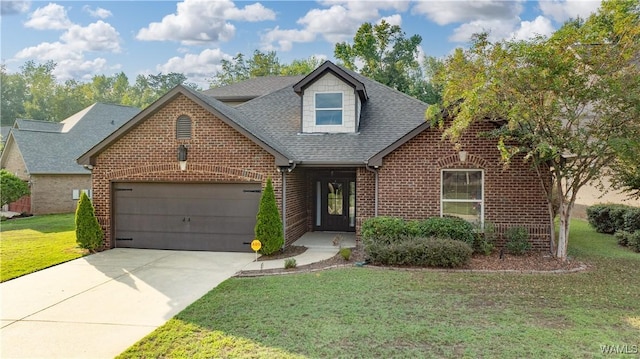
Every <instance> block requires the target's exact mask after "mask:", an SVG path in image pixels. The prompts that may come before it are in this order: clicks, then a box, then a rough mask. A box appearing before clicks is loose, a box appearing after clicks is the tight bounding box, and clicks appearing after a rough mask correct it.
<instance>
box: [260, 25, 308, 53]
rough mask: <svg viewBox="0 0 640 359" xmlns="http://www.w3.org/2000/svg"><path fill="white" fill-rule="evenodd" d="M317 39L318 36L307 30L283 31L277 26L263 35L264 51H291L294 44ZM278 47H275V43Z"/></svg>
mask: <svg viewBox="0 0 640 359" xmlns="http://www.w3.org/2000/svg"><path fill="white" fill-rule="evenodd" d="M315 39H316V34H315V33H313V32H310V31H307V30H281V29H280V27H278V26H276V27H275V28H274V29H271V30H268V31H267V32H266V33H265V34H264V35H262V41H263V43H264V44H265V45H264V46H263V48H262V49H263V50H266V51H272V50H279V51H290V50H291V48H292V47H293V43H294V42H312V41H314V40H315ZM274 42H275V43H277V44H278V46H274V45H273V43H274Z"/></svg>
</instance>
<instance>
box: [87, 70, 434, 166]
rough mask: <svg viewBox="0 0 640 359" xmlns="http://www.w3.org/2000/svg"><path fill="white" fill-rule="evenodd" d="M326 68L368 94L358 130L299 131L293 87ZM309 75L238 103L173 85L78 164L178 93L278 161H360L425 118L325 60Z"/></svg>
mask: <svg viewBox="0 0 640 359" xmlns="http://www.w3.org/2000/svg"><path fill="white" fill-rule="evenodd" d="M327 71H331V72H332V73H333V74H335V75H336V76H338V77H339V78H341V79H343V80H344V81H348V82H349V83H350V84H352V85H353V86H354V88H355V89H356V91H360V92H361V94H362V95H361V96H366V98H367V99H368V100H367V101H366V102H363V103H362V107H361V118H360V126H359V132H357V133H300V126H301V120H302V119H301V114H302V109H301V106H302V103H301V102H302V101H301V98H300V96H299V95H298V93H297V92H296V89H298V90H302V89H303V88H305V87H306V86H307V85H309V84H311V83H312V82H313V81H315V80H316V79H317V78H318V76H322V75H323V74H325V73H327ZM312 74H313V75H314V76H311V75H312ZM312 74H310V75H309V76H307V77H305V78H303V79H302V80H300V81H298V82H297V83H295V84H290V85H288V86H285V87H283V88H281V89H279V90H276V91H273V92H270V93H267V94H264V95H262V96H259V97H256V98H253V99H251V100H250V101H247V102H245V103H242V104H240V105H238V106H237V107H231V106H229V105H227V104H225V103H223V102H221V101H219V100H217V99H215V98H212V97H210V96H208V95H207V93H210V92H207V91H204V92H202V93H200V92H197V91H194V90H192V89H190V88H187V87H184V86H181V85H179V86H176V87H175V88H174V89H172V90H171V91H169V92H168V93H167V94H165V95H164V96H163V97H161V98H160V99H158V100H157V101H156V102H154V103H153V104H152V105H150V106H149V107H147V108H146V109H144V110H143V111H142V112H140V113H139V114H138V115H136V116H135V117H134V118H132V119H131V120H130V121H128V122H127V123H126V124H124V125H123V126H122V127H120V128H119V129H118V130H117V131H115V132H114V133H112V134H111V135H109V136H108V137H106V138H105V139H104V140H103V141H101V142H100V143H98V144H96V146H94V147H93V148H91V149H90V150H88V151H87V152H86V153H84V154H83V155H82V156H80V157H79V158H78V163H81V164H85V165H89V164H91V165H93V164H95V158H96V157H97V156H98V155H99V154H100V153H101V152H102V151H104V150H105V149H106V148H108V147H109V146H110V145H111V144H112V143H115V142H116V141H118V140H119V139H120V138H121V137H123V136H124V135H125V134H126V133H128V132H129V131H130V130H132V129H133V128H135V127H136V126H137V125H138V124H139V123H141V122H142V121H145V120H146V119H147V118H149V117H150V116H151V115H153V114H154V113H155V112H157V111H158V110H160V109H161V108H162V107H163V106H164V104H165V103H168V102H169V101H171V100H172V99H173V98H175V97H176V96H178V95H184V96H186V97H188V98H189V99H191V100H192V101H194V102H196V103H197V104H199V105H200V106H202V107H203V108H204V109H205V110H207V111H209V112H210V113H212V114H214V115H215V116H216V117H218V118H219V119H221V120H222V121H223V122H225V123H226V124H228V125H229V126H231V127H233V128H234V129H236V130H237V131H239V132H240V133H242V134H243V135H244V136H246V137H248V138H249V139H251V140H252V141H253V142H255V143H256V144H258V145H259V146H261V147H262V148H263V149H265V150H266V151H267V152H269V153H271V154H272V155H274V156H275V158H276V165H277V166H287V165H289V164H291V163H296V164H298V165H302V166H305V165H308V166H351V167H353V166H364V165H365V164H368V163H369V160H370V159H371V158H372V157H374V156H376V155H377V154H378V153H380V152H381V151H384V150H385V149H387V148H389V147H390V146H392V145H393V144H394V143H396V142H397V141H398V140H400V139H402V138H404V137H405V136H406V135H407V134H409V133H412V131H414V130H416V128H418V127H420V126H424V124H425V122H426V121H425V118H424V113H425V110H426V109H427V107H428V105H427V104H426V103H424V102H422V101H420V100H417V99H415V98H413V97H410V96H408V95H406V94H404V93H401V92H399V91H397V90H395V89H392V88H390V87H388V86H385V85H383V84H380V83H378V82H376V81H373V80H371V79H369V78H367V77H364V76H362V75H360V74H358V73H356V72H353V71H351V70H348V69H345V68H342V67H339V66H337V65H334V64H333V63H331V62H325V63H324V64H323V65H321V66H320V67H319V68H318V69H316V70H315V71H314V72H313V73H312ZM248 81H250V82H253V81H251V80H248ZM287 81H289V80H287ZM285 82H286V81H285ZM231 86H234V85H231ZM358 89H361V90H358Z"/></svg>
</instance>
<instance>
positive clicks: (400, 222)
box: [361, 217, 476, 246]
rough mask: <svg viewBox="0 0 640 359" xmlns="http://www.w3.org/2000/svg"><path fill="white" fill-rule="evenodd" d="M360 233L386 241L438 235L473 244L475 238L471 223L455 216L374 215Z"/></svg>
mask: <svg viewBox="0 0 640 359" xmlns="http://www.w3.org/2000/svg"><path fill="white" fill-rule="evenodd" d="M361 235H362V238H363V239H370V238H377V239H381V238H384V239H385V240H386V241H387V242H388V243H393V242H395V241H398V240H399V239H403V238H406V237H423V238H427V237H438V238H448V239H454V240H458V241H462V242H465V243H467V244H468V245H470V246H473V243H474V242H475V240H476V235H475V233H474V227H473V225H472V224H471V223H469V222H467V221H465V220H464V219H462V218H457V217H431V218H427V219H425V220H413V221H405V220H404V219H402V218H397V217H375V218H370V219H368V220H366V221H365V222H364V223H363V224H362V229H361Z"/></svg>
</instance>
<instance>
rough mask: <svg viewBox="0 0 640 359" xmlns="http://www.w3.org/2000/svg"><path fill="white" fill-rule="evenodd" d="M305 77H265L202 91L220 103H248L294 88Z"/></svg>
mask: <svg viewBox="0 0 640 359" xmlns="http://www.w3.org/2000/svg"><path fill="white" fill-rule="evenodd" d="M303 77H304V76H264V77H255V78H252V79H248V80H246V81H241V82H238V83H235V84H231V85H227V86H221V87H216V88H212V89H209V90H205V91H202V93H203V94H205V95H207V96H211V97H213V98H215V99H218V100H220V101H248V100H251V99H254V98H256V97H260V96H262V95H266V94H268V93H271V92H274V91H277V90H279V89H281V88H283V87H287V86H292V85H293V84H295V83H296V82H298V81H300V80H302V78H303Z"/></svg>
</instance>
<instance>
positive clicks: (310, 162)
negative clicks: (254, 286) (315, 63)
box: [78, 62, 550, 251]
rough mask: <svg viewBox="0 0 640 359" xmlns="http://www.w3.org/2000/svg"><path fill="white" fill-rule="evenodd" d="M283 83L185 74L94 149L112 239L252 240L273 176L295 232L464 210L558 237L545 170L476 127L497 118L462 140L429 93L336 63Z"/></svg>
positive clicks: (245, 247)
mask: <svg viewBox="0 0 640 359" xmlns="http://www.w3.org/2000/svg"><path fill="white" fill-rule="evenodd" d="M249 81H253V83H254V84H256V83H259V82H260V80H259V79H253V80H249ZM268 81H272V80H268ZM280 84H281V83H278V84H277V86H276V85H274V87H273V88H272V89H271V91H266V93H263V94H261V95H257V96H253V95H252V96H250V97H251V98H250V99H247V100H246V102H244V103H237V102H240V101H236V103H234V105H235V106H234V107H231V106H229V105H227V104H225V103H223V102H221V101H219V100H217V99H215V98H213V97H211V96H208V95H207V93H210V94H211V93H212V92H215V93H214V96H216V97H217V98H222V99H224V96H225V93H224V88H220V89H216V90H210V91H209V92H205V93H199V92H196V91H193V90H191V89H188V88H186V87H183V86H178V87H176V88H174V89H173V90H171V91H169V92H168V93H167V94H166V95H164V96H163V97H162V98H160V99H159V100H158V101H157V102H155V103H154V104H152V105H151V106H149V107H148V108H146V109H144V110H143V111H142V112H140V113H139V114H138V115H136V116H135V117H134V118H132V119H131V120H130V121H129V122H127V123H126V124H124V125H123V126H122V127H121V128H120V129H118V130H117V131H115V132H114V133H113V134H111V135H110V136H108V137H107V138H105V139H104V140H103V141H102V142H100V143H99V144H97V145H96V146H95V147H94V148H92V149H91V150H89V151H88V152H86V153H85V154H83V155H82V156H81V157H80V158H79V159H78V162H79V163H80V164H83V165H90V166H93V203H94V205H95V208H96V213H97V216H98V219H99V221H100V223H101V224H102V226H103V228H104V229H105V235H106V238H105V241H106V243H105V245H106V247H107V248H113V247H134V248H162V249H186V250H224V251H249V250H250V249H249V244H248V243H249V242H250V241H251V240H252V239H253V236H254V234H253V228H254V225H255V223H256V218H255V217H256V213H257V211H258V203H259V200H260V191H261V189H262V188H263V187H264V185H265V182H266V180H267V178H269V177H271V178H272V179H273V182H274V187H275V190H276V198H277V201H278V205H279V209H280V212H281V215H282V217H283V219H284V221H283V222H284V229H285V238H286V243H287V244H290V243H292V242H293V241H295V240H296V239H297V238H299V237H300V236H302V235H303V234H304V233H305V232H308V231H355V232H356V233H357V234H359V232H360V228H361V226H362V223H363V221H365V220H366V219H367V218H371V217H374V216H400V217H404V218H406V219H420V218H427V217H430V216H441V215H455V216H460V217H463V218H465V219H467V220H470V221H474V222H482V223H484V222H487V221H490V222H492V223H494V224H495V225H496V226H497V227H498V229H499V231H504V229H506V228H508V227H510V226H516V225H520V226H524V227H526V228H527V229H529V231H530V233H531V234H532V239H531V240H532V242H533V244H534V246H535V247H536V248H538V249H548V248H549V228H550V227H549V215H548V212H547V202H546V199H545V196H544V194H543V191H542V187H541V181H540V179H539V178H538V177H537V175H536V174H535V173H534V172H533V171H532V170H530V166H529V164H527V163H524V162H522V161H513V162H512V163H511V165H510V166H509V168H505V167H504V166H503V164H502V163H500V153H499V151H498V149H497V146H496V142H495V141H492V140H489V139H486V138H482V137H478V136H476V133H477V132H478V131H486V130H491V129H494V128H495V126H496V124H493V123H484V124H478V125H474V126H473V127H472V128H471V131H470V132H469V133H468V134H467V135H465V136H464V137H463V142H462V151H458V150H457V149H456V148H455V147H454V146H453V145H452V144H451V143H449V142H448V141H442V139H441V134H442V132H441V130H439V129H437V128H433V127H432V126H430V125H429V123H427V122H426V121H425V117H424V116H425V110H426V108H427V104H425V103H423V102H421V101H418V100H416V99H414V98H412V97H409V96H407V95H405V94H403V93H400V92H398V91H396V90H393V89H391V88H389V87H387V86H384V85H382V84H380V83H377V82H375V81H373V80H371V79H368V78H366V77H363V76H361V75H359V74H357V73H355V72H352V71H349V70H346V69H344V68H342V67H339V66H336V65H334V64H333V63H331V62H325V63H324V64H322V65H321V66H320V67H318V68H317V69H316V70H314V71H313V72H312V73H310V74H309V75H308V76H306V77H303V78H299V79H297V82H295V83H291V82H289V83H288V84H285V85H284V86H282V87H280V88H278V86H279V85H280ZM239 86H242V85H231V86H229V87H232V88H238V87H239ZM234 91H235V90H234ZM234 95H237V94H234Z"/></svg>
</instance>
